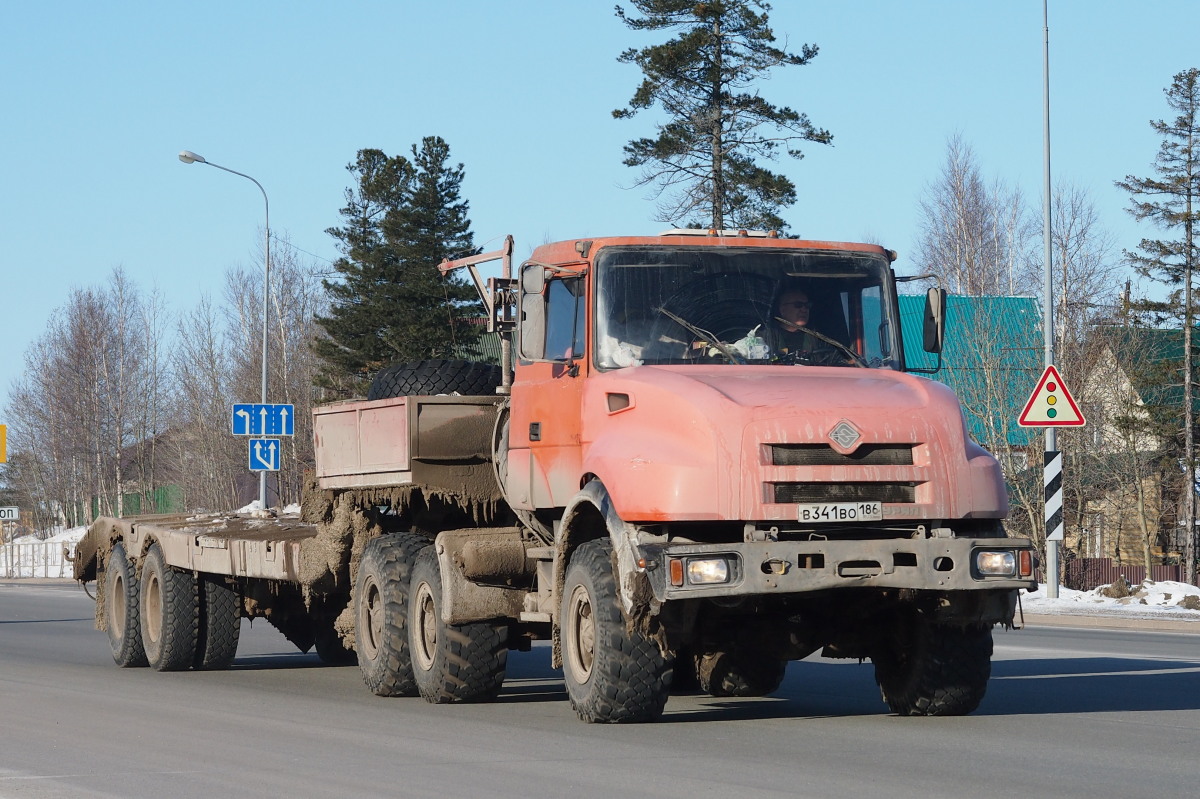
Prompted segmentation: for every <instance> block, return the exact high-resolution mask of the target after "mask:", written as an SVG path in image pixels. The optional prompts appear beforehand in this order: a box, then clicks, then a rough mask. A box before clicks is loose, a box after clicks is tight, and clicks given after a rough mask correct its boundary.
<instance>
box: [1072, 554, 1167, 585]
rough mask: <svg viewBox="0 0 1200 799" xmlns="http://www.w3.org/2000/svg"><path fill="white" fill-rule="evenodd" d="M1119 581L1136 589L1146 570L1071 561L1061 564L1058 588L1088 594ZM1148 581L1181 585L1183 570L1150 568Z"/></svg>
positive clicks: (1100, 560)
mask: <svg viewBox="0 0 1200 799" xmlns="http://www.w3.org/2000/svg"><path fill="white" fill-rule="evenodd" d="M1121 577H1124V578H1125V581H1126V582H1128V583H1129V584H1130V585H1140V584H1141V582H1142V581H1143V580H1145V579H1146V567H1145V566H1135V565H1133V564H1131V563H1113V560H1112V558H1075V559H1074V560H1068V561H1067V562H1066V563H1065V564H1063V574H1062V584H1063V585H1065V586H1066V587H1067V588H1074V589H1075V590H1076V591H1090V590H1092V589H1093V588H1095V587H1096V586H1100V585H1109V584H1111V583H1115V582H1116V581H1117V580H1118V579H1120V578H1121ZM1150 579H1151V580H1154V581H1155V582H1162V581H1164V580H1169V581H1173V582H1177V583H1178V582H1183V566H1151V567H1150Z"/></svg>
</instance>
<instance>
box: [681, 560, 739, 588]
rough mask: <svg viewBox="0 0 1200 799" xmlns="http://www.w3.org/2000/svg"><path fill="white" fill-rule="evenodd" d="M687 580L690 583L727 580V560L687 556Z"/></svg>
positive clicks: (698, 583)
mask: <svg viewBox="0 0 1200 799" xmlns="http://www.w3.org/2000/svg"><path fill="white" fill-rule="evenodd" d="M687 581H688V582H689V583H691V584H692V585H711V584H713V583H727V582H729V562H728V561H726V560H725V559H724V558H689V559H688V561H687Z"/></svg>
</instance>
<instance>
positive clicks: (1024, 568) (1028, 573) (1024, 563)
mask: <svg viewBox="0 0 1200 799" xmlns="http://www.w3.org/2000/svg"><path fill="white" fill-rule="evenodd" d="M1017 554H1018V557H1019V560H1020V562H1021V571H1020V574H1021V576H1022V577H1032V576H1033V552H1032V551H1031V550H1028V549H1022V550H1021V551H1020V552H1019V553H1017Z"/></svg>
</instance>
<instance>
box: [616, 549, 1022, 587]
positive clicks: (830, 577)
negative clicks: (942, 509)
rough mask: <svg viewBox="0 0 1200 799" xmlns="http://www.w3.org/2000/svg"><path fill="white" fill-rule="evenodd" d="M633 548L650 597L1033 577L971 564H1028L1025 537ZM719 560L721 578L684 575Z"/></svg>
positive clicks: (1007, 582) (1003, 583) (1017, 581)
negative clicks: (1003, 560) (997, 556)
mask: <svg viewBox="0 0 1200 799" xmlns="http://www.w3.org/2000/svg"><path fill="white" fill-rule="evenodd" d="M638 549H639V555H640V557H641V563H643V564H644V568H645V573H646V576H647V577H648V578H649V581H650V586H651V588H652V590H653V591H654V596H655V598H656V599H657V600H659V601H660V602H665V601H668V600H674V599H699V598H704V597H729V596H755V595H766V596H778V595H784V594H801V593H810V592H815V591H827V590H830V589H836V588H907V589H913V590H928V591H994V590H998V589H1016V588H1028V589H1031V590H1032V589H1035V588H1036V587H1037V585H1036V581H1035V580H1034V579H1033V577H1032V576H1024V577H1022V576H1019V575H1018V574H1013V575H1011V576H1003V575H987V574H981V573H980V572H979V570H978V568H977V566H976V553H978V552H980V551H986V552H1011V553H1012V554H1013V556H1014V560H1015V561H1016V562H1017V563H1018V564H1019V563H1020V562H1021V561H1022V559H1021V558H1020V553H1021V552H1022V551H1025V552H1028V553H1030V554H1029V556H1028V558H1027V559H1026V562H1028V563H1032V560H1033V558H1032V553H1033V547H1032V545H1031V543H1030V542H1029V540H1028V539H1024V538H923V539H912V538H902V539H886V540H877V541H765V542H746V543H733V544H649V545H643V546H641V547H639V548H638ZM721 559H723V560H724V561H725V562H726V563H727V568H726V569H725V571H726V574H727V579H725V580H724V581H723V582H717V583H700V584H696V583H693V582H692V581H691V580H692V577H693V570H692V569H690V568H689V564H691V563H692V562H699V561H709V562H711V561H714V560H717V561H719V560H721ZM672 561H675V562H674V563H672ZM1019 570H1020V569H1019V567H1018V569H1016V571H1019ZM719 571H720V569H718V570H717V572H718V573H719ZM695 572H696V573H697V574H698V575H699V574H708V575H710V577H709V579H711V575H712V573H713V570H704V569H696V570H695ZM681 574H682V575H683V576H682V579H680V575H681ZM680 582H681V583H682V584H676V583H680Z"/></svg>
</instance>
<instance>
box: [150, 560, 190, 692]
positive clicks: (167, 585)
mask: <svg viewBox="0 0 1200 799" xmlns="http://www.w3.org/2000/svg"><path fill="white" fill-rule="evenodd" d="M139 587H140V590H141V611H142V625H141V626H142V644H143V645H144V646H145V648H146V659H147V660H148V661H150V665H151V666H153V667H154V669H155V670H157V671H182V670H184V669H187V668H190V667H191V665H192V663H193V661H194V660H195V657H196V643H197V640H198V637H199V617H200V613H199V611H200V606H199V603H198V602H197V597H196V579H195V578H194V577H193V576H192V575H191V574H188V573H186V572H181V571H175V570H174V569H172V568H171V567H170V566H168V565H167V563H166V560H165V559H164V558H163V554H162V549H161V548H159V546H158V544H154V545H153V546H151V547H150V551H149V552H147V553H146V557H145V559H144V560H143V561H142V579H141V583H140V584H139Z"/></svg>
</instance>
